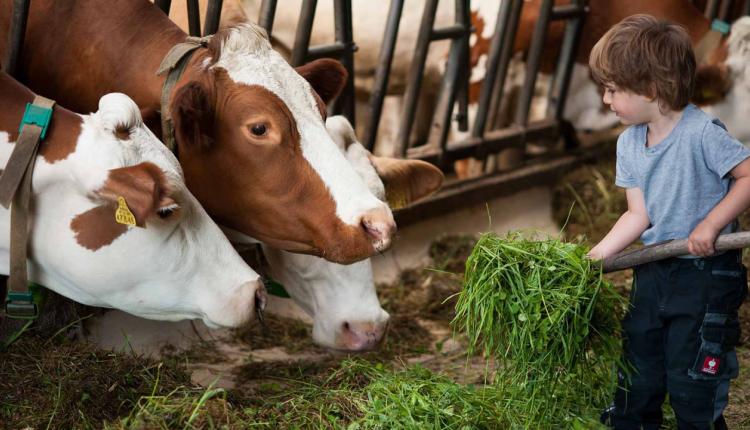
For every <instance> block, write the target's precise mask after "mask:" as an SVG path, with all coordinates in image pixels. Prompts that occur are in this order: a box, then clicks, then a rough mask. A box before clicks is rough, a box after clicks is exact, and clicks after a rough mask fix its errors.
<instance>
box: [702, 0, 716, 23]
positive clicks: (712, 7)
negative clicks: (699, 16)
mask: <svg viewBox="0 0 750 430" xmlns="http://www.w3.org/2000/svg"><path fill="white" fill-rule="evenodd" d="M718 8H719V0H708V1H707V2H706V9H705V10H704V12H703V15H705V16H706V18H708V20H709V21H711V20H713V19H714V18H716V11H717V10H718Z"/></svg>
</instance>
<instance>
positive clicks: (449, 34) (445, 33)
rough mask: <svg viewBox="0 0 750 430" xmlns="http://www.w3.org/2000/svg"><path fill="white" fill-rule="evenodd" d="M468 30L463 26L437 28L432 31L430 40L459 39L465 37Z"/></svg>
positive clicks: (454, 25)
mask: <svg viewBox="0 0 750 430" xmlns="http://www.w3.org/2000/svg"><path fill="white" fill-rule="evenodd" d="M465 31H466V28H465V27H464V26H463V25H462V24H453V25H449V26H447V27H441V28H436V29H435V30H433V31H432V35H431V36H430V40H432V41H436V40H444V39H457V38H459V37H461V36H463V34H464V32H465Z"/></svg>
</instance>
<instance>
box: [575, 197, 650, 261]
mask: <svg viewBox="0 0 750 430" xmlns="http://www.w3.org/2000/svg"><path fill="white" fill-rule="evenodd" d="M625 196H626V197H627V199H628V210H627V211H626V212H625V213H624V214H622V215H621V216H620V219H618V220H617V222H616V223H615V225H614V226H612V229H611V230H610V231H609V233H607V235H606V236H604V239H602V240H601V242H599V243H598V244H597V245H596V246H595V247H593V248H592V249H591V251H589V253H588V257H589V258H591V259H594V260H600V259H602V260H603V259H605V258H607V257H609V256H611V255H614V254H616V253H618V252H620V251H622V250H623V249H625V247H626V246H628V245H630V244H631V243H633V241H634V240H636V239H638V238H639V237H640V236H641V234H642V233H643V232H644V231H646V229H647V228H648V226H649V224H650V223H651V221H649V219H648V213H647V212H646V200H645V199H644V198H643V192H642V191H641V189H640V188H628V189H626V190H625Z"/></svg>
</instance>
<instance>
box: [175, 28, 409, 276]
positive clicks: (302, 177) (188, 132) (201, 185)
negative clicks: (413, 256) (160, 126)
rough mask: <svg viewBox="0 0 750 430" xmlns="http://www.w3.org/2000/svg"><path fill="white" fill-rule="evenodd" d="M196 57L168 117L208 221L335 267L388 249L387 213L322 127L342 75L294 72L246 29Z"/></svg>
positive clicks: (325, 65)
mask: <svg viewBox="0 0 750 430" xmlns="http://www.w3.org/2000/svg"><path fill="white" fill-rule="evenodd" d="M201 55H202V57H201ZM197 57H198V58H197V60H196V61H197V64H199V66H196V67H197V68H198V70H192V71H189V72H187V73H186V75H187V76H188V77H189V78H187V79H185V80H184V82H181V84H180V85H181V87H180V88H179V89H177V90H176V91H175V92H174V95H173V98H172V101H171V112H172V118H173V120H174V124H175V135H176V138H177V142H178V149H179V156H180V161H181V164H182V166H183V169H184V170H185V176H186V180H187V184H188V187H189V188H190V190H191V191H192V192H193V194H195V195H196V197H197V198H198V200H199V201H200V202H201V203H202V204H203V206H204V207H205V208H206V210H207V211H208V212H209V214H211V216H212V217H213V218H214V219H215V220H217V221H219V222H220V223H221V224H223V225H225V226H227V227H229V228H232V229H233V230H236V231H239V232H242V233H244V234H246V235H249V236H252V237H255V238H257V239H259V240H262V241H263V242H265V243H268V244H271V245H273V246H275V247H278V248H281V249H285V250H289V251H293V252H302V253H309V254H315V255H318V256H322V257H324V258H326V259H328V260H331V261H336V262H340V263H349V262H352V261H356V260H360V259H362V258H365V257H367V256H370V255H372V254H374V253H375V252H380V251H383V250H385V249H386V248H387V247H388V246H389V245H390V242H391V237H392V235H393V234H394V231H395V223H394V221H393V216H392V214H391V212H390V210H389V209H388V207H387V205H385V204H384V203H383V202H381V201H379V200H378V199H377V198H376V197H375V196H374V195H372V193H371V192H370V191H369V190H368V189H367V187H366V186H365V184H364V183H363V182H362V180H361V179H360V178H359V177H358V176H357V174H356V173H355V172H354V170H353V169H352V167H351V166H350V165H349V164H348V163H347V161H346V159H345V158H344V156H343V155H342V154H341V152H340V151H338V150H337V148H336V146H335V145H334V143H333V142H332V141H331V137H330V136H329V135H328V133H327V132H326V129H325V123H324V120H325V103H327V102H328V101H330V100H331V99H332V98H334V97H335V96H336V95H337V94H338V92H339V91H340V90H341V88H342V86H343V84H344V82H345V80H346V71H345V69H344V68H343V67H342V66H341V65H340V64H339V63H337V62H335V61H333V60H318V61H314V62H312V63H310V64H308V65H305V66H303V67H300V68H298V69H297V70H295V69H293V68H292V67H291V66H289V65H288V64H287V63H286V62H285V61H284V59H283V58H282V57H281V56H280V55H279V54H278V53H276V52H275V51H273V50H272V49H271V45H270V44H269V42H268V39H267V38H266V35H265V32H264V31H263V30H262V29H261V28H260V27H257V26H255V25H251V24H242V25H239V26H236V27H231V28H228V29H225V30H222V31H221V32H219V33H218V34H217V35H216V36H214V38H213V40H212V42H211V44H210V46H209V49H208V52H207V53H202V54H198V55H197Z"/></svg>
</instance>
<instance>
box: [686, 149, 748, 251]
mask: <svg viewBox="0 0 750 430" xmlns="http://www.w3.org/2000/svg"><path fill="white" fill-rule="evenodd" d="M729 174H731V175H732V176H733V177H734V179H735V182H734V185H732V188H731V189H730V190H729V192H728V193H727V195H726V196H724V198H723V199H721V201H720V202H719V204H717V205H716V206H715V207H714V208H713V209H711V212H709V213H708V215H706V218H705V219H704V220H703V221H701V222H700V224H698V225H697V226H696V227H695V229H694V230H693V231H692V232H691V233H690V237H688V250H689V251H690V253H691V254H693V255H699V256H702V257H703V256H708V255H711V254H713V253H714V242H716V238H717V237H718V236H719V233H720V232H721V229H722V228H724V226H726V225H727V224H729V223H730V222H732V220H734V219H735V218H737V216H738V215H739V214H740V213H742V211H744V210H745V209H747V208H748V207H750V158H746V159H745V160H744V161H742V162H741V163H740V164H738V165H736V166H735V167H734V168H733V169H732V170H730V172H729Z"/></svg>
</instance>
